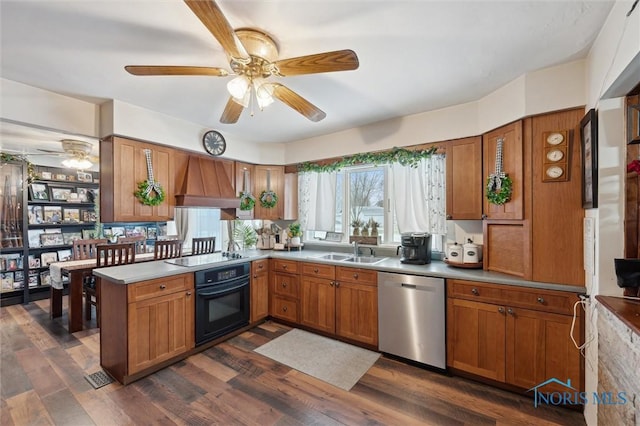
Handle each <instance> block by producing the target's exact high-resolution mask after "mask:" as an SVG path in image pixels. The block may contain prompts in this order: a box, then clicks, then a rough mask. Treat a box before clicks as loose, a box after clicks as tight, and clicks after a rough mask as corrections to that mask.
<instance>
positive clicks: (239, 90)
mask: <svg viewBox="0 0 640 426" xmlns="http://www.w3.org/2000/svg"><path fill="white" fill-rule="evenodd" d="M249 84H250V82H249V79H248V78H247V77H246V76H244V75H239V76H237V77H236V78H234V79H233V80H231V81H230V82H228V83H227V90H228V91H229V94H230V95H231V96H233V97H234V98H235V99H236V100H238V101H239V102H238V103H241V102H240V101H241V100H242V99H244V97H245V94H246V93H247V91H248V89H249Z"/></svg>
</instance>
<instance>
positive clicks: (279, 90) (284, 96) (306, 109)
mask: <svg viewBox="0 0 640 426" xmlns="http://www.w3.org/2000/svg"><path fill="white" fill-rule="evenodd" d="M268 85H269V87H270V88H271V89H273V97H274V98H276V99H279V100H280V101H282V102H284V103H285V104H286V105H288V106H290V107H291V108H293V109H295V110H296V111H298V112H299V113H300V114H302V115H304V116H305V117H307V118H308V119H309V120H311V121H313V122H318V121H320V120H322V119H324V118H325V117H326V116H327V114H325V113H324V111H322V110H321V109H320V108H318V107H317V106H315V105H313V104H312V103H311V102H309V101H308V100H306V99H305V98H303V97H302V96H300V95H298V94H297V93H296V92H294V91H293V90H291V89H289V88H288V87H286V86H283V85H282V84H280V83H268Z"/></svg>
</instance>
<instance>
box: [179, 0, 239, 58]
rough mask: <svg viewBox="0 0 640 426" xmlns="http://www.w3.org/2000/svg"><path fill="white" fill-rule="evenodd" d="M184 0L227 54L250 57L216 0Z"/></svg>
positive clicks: (233, 56)
mask: <svg viewBox="0 0 640 426" xmlns="http://www.w3.org/2000/svg"><path fill="white" fill-rule="evenodd" d="M184 2H185V3H186V4H187V6H189V8H190V9H191V10H192V11H193V13H195V14H196V16H197V17H198V19H200V21H201V22H202V23H203V24H204V26H205V27H207V29H208V30H209V31H210V32H211V34H213V36H214V37H215V38H216V40H218V43H220V45H221V46H222V48H223V49H224V51H225V52H226V53H227V55H229V56H230V57H232V58H234V59H240V60H246V61H248V60H249V59H250V58H249V54H248V53H247V50H246V49H245V48H244V46H243V45H242V42H240V39H239V38H238V36H236V33H235V32H234V31H233V27H231V24H229V21H227V18H226V17H225V16H224V14H223V13H222V11H221V10H220V8H219V7H218V5H217V4H216V2H215V1H213V0H208V1H203V0H184Z"/></svg>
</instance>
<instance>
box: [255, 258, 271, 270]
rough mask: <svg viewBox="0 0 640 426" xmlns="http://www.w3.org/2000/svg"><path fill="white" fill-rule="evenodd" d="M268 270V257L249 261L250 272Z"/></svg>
mask: <svg viewBox="0 0 640 426" xmlns="http://www.w3.org/2000/svg"><path fill="white" fill-rule="evenodd" d="M268 270H269V259H260V260H254V261H253V262H251V273H252V274H257V273H259V272H266V271H268Z"/></svg>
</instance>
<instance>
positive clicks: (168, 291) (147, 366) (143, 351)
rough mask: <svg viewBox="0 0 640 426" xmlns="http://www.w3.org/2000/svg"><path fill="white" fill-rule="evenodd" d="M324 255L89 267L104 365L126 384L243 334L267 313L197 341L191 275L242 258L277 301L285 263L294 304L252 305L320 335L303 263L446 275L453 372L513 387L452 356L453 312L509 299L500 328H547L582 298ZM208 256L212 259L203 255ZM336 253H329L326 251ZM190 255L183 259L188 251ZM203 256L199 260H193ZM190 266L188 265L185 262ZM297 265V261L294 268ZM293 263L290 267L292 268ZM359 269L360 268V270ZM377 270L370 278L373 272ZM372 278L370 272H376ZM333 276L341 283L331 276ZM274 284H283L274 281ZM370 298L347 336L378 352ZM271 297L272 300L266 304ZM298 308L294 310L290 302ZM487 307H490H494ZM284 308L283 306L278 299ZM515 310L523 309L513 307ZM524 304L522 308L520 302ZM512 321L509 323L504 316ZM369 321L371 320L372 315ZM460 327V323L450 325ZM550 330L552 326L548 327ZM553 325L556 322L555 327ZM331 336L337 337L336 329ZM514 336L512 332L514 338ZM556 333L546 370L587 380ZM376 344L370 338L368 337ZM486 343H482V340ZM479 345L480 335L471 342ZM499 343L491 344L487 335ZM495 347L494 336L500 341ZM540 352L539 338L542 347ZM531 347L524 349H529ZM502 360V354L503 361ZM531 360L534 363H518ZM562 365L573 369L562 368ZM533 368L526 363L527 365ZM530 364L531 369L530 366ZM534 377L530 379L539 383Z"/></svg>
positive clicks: (470, 275)
mask: <svg viewBox="0 0 640 426" xmlns="http://www.w3.org/2000/svg"><path fill="white" fill-rule="evenodd" d="M329 253H330V252H327V251H320V250H303V251H297V252H277V251H269V252H265V251H258V250H255V251H244V252H241V257H240V258H230V257H224V258H223V257H221V256H220V255H219V254H216V255H204V256H192V257H191V258H192V259H194V261H192V262H187V263H186V265H178V264H176V263H175V261H176V259H174V260H172V261H154V262H145V263H141V264H133V265H123V266H116V267H109V268H101V269H99V270H94V274H95V275H96V276H98V277H100V278H101V282H102V284H101V285H102V297H103V299H102V301H103V305H102V315H103V317H102V318H103V321H102V324H103V325H102V328H101V365H102V367H103V368H104V369H105V370H106V371H108V372H109V373H110V374H111V375H112V376H114V377H115V378H116V379H117V380H118V381H120V382H121V383H123V384H127V383H130V382H132V381H135V380H138V379H140V378H142V377H144V376H146V375H148V374H151V373H153V372H154V371H157V370H159V369H161V368H164V367H166V366H168V365H170V364H172V363H174V362H176V361H178V360H180V359H184V358H186V357H188V356H190V355H192V354H195V353H197V352H200V351H202V350H204V349H206V348H208V347H211V346H213V345H215V344H216V343H218V342H220V341H221V340H223V339H225V338H228V337H230V336H233V335H235V334H237V333H239V332H242V331H244V330H246V329H248V328H249V327H251V326H253V325H255V324H257V323H259V322H260V321H262V320H264V319H265V316H263V317H258V318H251V319H250V320H249V321H248V322H246V323H245V326H241V327H239V328H236V329H235V330H232V331H230V332H229V333H228V334H226V335H225V336H222V337H220V338H216V339H213V340H211V341H209V342H206V343H205V344H202V345H200V346H196V338H195V328H196V327H195V323H196V321H197V319H196V313H195V309H196V306H197V303H196V302H195V301H194V297H195V293H196V286H195V284H194V282H195V281H196V280H197V278H196V277H197V274H198V273H202V272H203V271H209V270H214V269H218V268H220V267H225V268H227V267H229V268H231V267H233V268H232V270H233V272H225V273H224V274H223V275H224V276H223V277H222V278H224V279H230V278H235V277H236V276H237V275H239V274H240V272H237V271H240V268H241V267H242V266H243V265H246V270H247V271H248V267H249V265H250V264H252V263H253V264H258V263H257V262H259V264H260V265H262V266H264V265H268V264H269V262H271V264H272V266H271V267H268V269H269V272H268V279H267V283H268V285H269V287H268V292H267V294H268V298H269V299H273V288H274V284H275V278H274V277H276V276H280V277H282V276H283V274H281V273H277V272H274V271H275V269H273V268H275V266H273V265H275V264H277V263H278V262H280V263H282V264H283V266H284V264H286V265H287V266H289V268H288V269H289V270H288V272H287V274H285V275H286V276H288V277H290V278H291V281H287V283H288V285H290V287H293V288H292V292H291V293H289V294H290V297H289V299H288V300H289V301H290V302H291V303H292V304H293V305H291V306H292V308H291V309H290V310H289V311H288V312H287V314H288V315H286V316H284V317H283V316H282V315H279V314H278V312H274V309H277V308H282V306H280V305H276V304H273V303H270V302H268V301H266V300H264V299H265V297H264V294H265V292H264V291H263V292H255V293H254V292H253V289H252V292H251V302H250V303H251V304H254V303H255V304H265V306H268V308H266V311H267V313H268V315H271V316H273V317H274V318H276V319H278V320H283V321H284V322H285V323H288V324H290V325H292V326H296V327H301V328H308V329H310V331H314V332H320V333H321V334H326V333H323V331H322V330H318V329H314V327H311V328H309V327H305V325H304V324H301V323H300V322H299V318H300V316H299V314H298V311H299V310H303V309H305V306H300V305H301V304H300V302H299V300H298V299H297V298H298V297H299V296H298V294H299V291H298V290H297V285H298V277H299V274H300V273H302V271H303V268H305V267H308V268H310V269H309V270H310V271H314V270H315V271H319V270H320V269H321V268H322V267H323V266H335V267H336V268H341V270H343V271H355V272H358V271H361V275H362V276H365V275H366V273H369V275H370V273H371V272H373V273H376V272H389V273H402V274H412V275H419V276H429V277H440V278H444V279H445V280H447V288H448V298H447V303H448V306H449V308H448V311H449V312H448V315H449V316H448V317H447V327H448V340H447V352H448V359H447V366H448V367H449V368H451V369H452V370H453V371H454V372H455V371H461V372H471V373H472V374H475V375H476V376H478V377H479V378H490V379H492V380H497V381H502V382H505V383H507V384H514V385H516V386H518V387H520V388H525V387H526V386H528V379H527V380H517V378H518V377H517V375H516V380H515V381H514V380H509V379H508V378H506V377H505V375H504V374H502V373H497V374H490V373H487V371H485V370H486V369H484V370H483V368H480V367H482V366H480V367H477V366H476V367H474V366H473V365H472V364H473V363H472V362H471V361H470V360H469V359H466V358H464V357H461V358H459V359H458V358H457V356H458V352H457V351H456V344H459V343H460V342H456V334H457V333H459V332H460V330H465V329H469V327H467V326H466V325H464V324H463V323H462V321H463V319H464V316H462V317H461V318H457V317H455V316H452V315H455V314H456V312H459V309H466V311H465V312H466V314H467V315H468V314H469V313H473V312H474V311H473V310H469V307H470V306H472V307H474V308H475V307H477V306H481V310H482V309H484V310H485V311H488V310H492V311H495V312H496V313H497V312H498V310H499V308H500V307H502V306H508V307H509V308H508V309H509V310H510V311H511V312H514V310H515V311H516V312H518V315H515V314H509V315H507V314H506V313H505V314H501V315H500V320H501V321H502V327H505V326H507V325H506V324H510V325H508V327H510V328H509V330H511V332H512V333H517V332H518V330H519V328H520V327H521V326H530V325H531V324H532V323H531V321H534V323H535V324H537V327H538V326H539V327H544V326H545V324H547V323H548V322H549V321H552V322H553V326H555V327H557V323H558V321H560V323H561V324H562V327H563V329H562V330H563V332H564V331H568V330H569V326H570V324H571V319H572V308H573V303H574V301H576V300H578V294H581V293H583V292H584V290H585V289H584V288H582V287H575V286H567V285H558V284H553V283H541V282H533V281H526V280H522V279H519V278H516V277H512V276H509V275H506V274H501V273H496V272H490V271H484V270H471V269H456V268H452V267H450V266H448V265H446V264H445V263H444V262H441V261H435V260H434V261H432V262H431V263H430V264H427V265H407V264H401V263H400V261H399V259H398V258H396V257H388V258H382V259H381V260H380V261H377V262H375V263H357V264H354V263H350V262H346V263H345V262H344V261H343V260H332V259H326V258H323V257H327V256H326V255H327V254H329ZM207 256H210V257H207ZM329 257H332V256H329ZM184 259H188V258H184ZM198 259H200V261H198ZM189 263H192V265H189ZM298 265H300V266H298ZM293 268H295V270H292V269H293ZM356 275H357V274H356ZM373 276H374V275H373ZM257 277H258V274H256V273H254V272H253V269H252V272H251V275H250V279H249V276H248V275H247V279H248V281H249V287H253V286H254V285H258V284H257V282H258V280H257V279H256V278H257ZM374 277H375V276H374ZM336 279H337V280H338V281H340V279H339V278H338V275H337V274H336ZM278 283H280V281H278ZM376 287H377V285H376V282H375V280H374V281H373V289H374V291H375V293H374V294H377V288H376ZM373 300H374V303H375V310H376V315H375V318H374V319H375V322H376V324H375V327H373V329H374V330H375V333H376V335H375V336H374V337H375V339H374V340H370V341H367V340H366V339H362V340H358V338H357V337H353V338H345V339H343V340H346V341H348V342H350V343H354V344H359V345H360V346H363V347H367V348H370V349H374V350H377V349H378V348H377V296H375V298H374V299H373ZM266 303H268V305H266ZM293 307H295V308H293ZM493 307H495V308H496V309H495V310H493ZM284 308H285V309H286V308H287V307H286V306H284ZM519 308H520V311H518V309H519ZM524 308H526V310H525V309H524ZM519 315H521V316H522V318H523V319H525V321H528V322H527V324H523V323H518V322H517V321H518V318H519ZM514 319H515V320H516V322H515V323H510V322H509V323H508V321H513V320H514ZM372 321H373V320H372ZM456 324H457V326H456ZM579 324H580V330H581V332H580V334H581V336H580V339H582V333H583V331H582V328H583V326H582V320H581V318H580V319H579ZM552 328H553V327H552ZM556 330H557V329H556ZM334 337H337V338H341V336H340V334H339V333H338V334H337V335H336V336H334ZM512 337H513V338H514V339H515V337H516V336H512ZM503 338H504V336H503ZM552 338H553V336H551V335H548V336H547V337H546V341H545V343H546V345H547V347H551V346H553V348H554V350H556V351H557V352H558V351H564V352H567V353H569V352H570V353H572V354H573V352H575V354H576V356H575V357H569V359H568V361H567V364H569V365H567V366H565V365H564V364H563V363H561V364H563V365H561V366H557V365H556V366H554V367H551V368H561V369H562V371H560V372H558V374H560V373H562V374H565V375H567V374H570V375H571V377H572V378H573V377H575V379H574V380H575V381H574V383H579V384H580V386H581V387H582V386H583V382H584V380H583V374H584V373H583V366H582V360H581V359H580V357H579V351H577V350H575V351H571V350H572V349H575V348H573V347H569V343H566V341H568V340H569V339H566V337H565V338H564V339H562V340H563V341H565V343H562V345H560V344H558V343H557V342H556V341H550V340H549V339H552ZM371 342H375V343H373V344H372V343H371ZM488 343H489V342H487V344H488ZM464 344H465V345H466V346H469V345H473V344H474V342H464ZM475 344H482V342H475ZM491 344H492V345H496V342H491ZM501 344H502V345H503V346H505V345H508V341H507V342H504V341H503V342H502V343H501ZM498 345H500V343H498ZM542 350H543V351H544V345H543V347H542ZM527 352H529V350H528V349H527ZM502 362H503V363H504V358H503V360H502ZM524 364H526V365H528V366H529V367H530V364H527V363H526V362H525V363H524ZM565 367H566V368H568V369H569V370H571V371H568V370H566V369H565ZM508 368H509V365H506V366H505V365H504V364H503V365H502V366H501V371H505V369H508ZM529 370H531V368H529ZM534 370H535V369H534ZM543 373H544V374H548V373H549V371H546V372H542V373H540V372H538V374H543ZM535 379H536V378H531V380H535Z"/></svg>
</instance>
